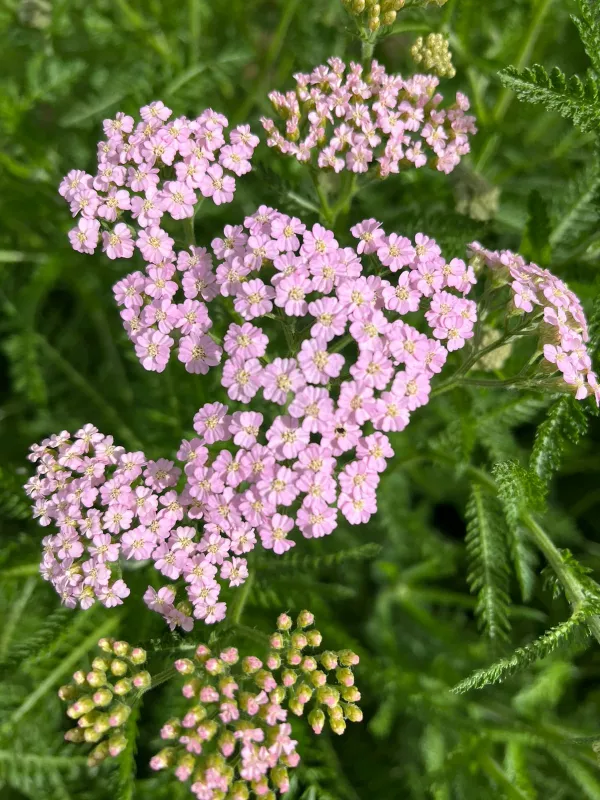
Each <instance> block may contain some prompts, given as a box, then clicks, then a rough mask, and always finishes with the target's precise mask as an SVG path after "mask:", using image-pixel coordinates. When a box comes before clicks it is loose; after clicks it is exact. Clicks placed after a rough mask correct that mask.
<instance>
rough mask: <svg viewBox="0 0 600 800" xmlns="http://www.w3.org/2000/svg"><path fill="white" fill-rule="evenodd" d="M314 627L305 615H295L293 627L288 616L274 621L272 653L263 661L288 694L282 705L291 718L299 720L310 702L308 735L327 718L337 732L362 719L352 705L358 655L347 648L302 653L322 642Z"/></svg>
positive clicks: (318, 730)
mask: <svg viewBox="0 0 600 800" xmlns="http://www.w3.org/2000/svg"><path fill="white" fill-rule="evenodd" d="M313 623H314V616H313V615H312V614H311V613H310V612H309V611H302V612H301V613H300V614H299V615H298V618H297V620H296V626H295V627H294V626H293V622H292V619H291V617H289V616H288V615H287V614H282V615H281V616H280V617H279V618H278V620H277V628H278V630H277V632H276V633H274V634H273V635H272V636H271V640H270V643H271V648H272V649H271V652H270V653H269V654H268V656H267V661H266V663H267V666H268V667H269V669H271V670H273V672H274V673H276V676H277V677H278V679H279V680H280V681H281V684H282V687H281V688H282V689H283V691H284V692H286V691H287V697H286V702H285V705H287V708H288V709H289V710H290V711H291V712H292V714H296V715H297V716H302V715H303V714H304V712H305V710H306V706H307V704H308V703H309V702H311V701H312V708H311V710H310V711H309V713H308V722H309V724H310V726H311V727H312V729H313V731H314V732H315V733H317V734H318V733H321V731H322V730H323V727H324V725H325V721H326V720H327V718H328V720H329V726H330V727H331V730H332V731H333V732H334V733H337V734H342V733H344V731H345V730H346V721H350V722H360V721H361V720H362V711H361V710H360V708H359V707H358V706H357V705H356V703H358V701H359V700H360V692H359V691H358V689H357V688H356V686H355V685H354V675H353V673H352V667H353V666H355V665H356V664H358V662H359V657H358V656H357V655H356V653H353V652H352V651H351V650H340V651H338V652H334V651H332V650H324V651H321V652H317V653H315V654H308V653H306V652H305V651H306V650H307V649H309V650H310V649H313V650H314V649H316V648H318V647H320V645H321V642H322V639H323V637H322V636H321V634H320V632H319V631H318V630H316V629H315V628H312V625H313ZM332 678H333V681H331V679H332ZM330 681H331V682H330ZM280 702H283V700H281V701H280Z"/></svg>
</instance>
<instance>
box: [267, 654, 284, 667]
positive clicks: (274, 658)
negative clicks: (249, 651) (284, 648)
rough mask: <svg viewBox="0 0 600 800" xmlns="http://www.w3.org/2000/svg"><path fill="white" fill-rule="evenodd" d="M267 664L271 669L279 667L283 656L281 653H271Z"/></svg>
mask: <svg viewBox="0 0 600 800" xmlns="http://www.w3.org/2000/svg"><path fill="white" fill-rule="evenodd" d="M266 664H267V667H268V668H269V669H279V667H280V666H281V656H280V655H279V653H269V655H268V656H267V661H266Z"/></svg>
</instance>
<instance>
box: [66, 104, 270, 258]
mask: <svg viewBox="0 0 600 800" xmlns="http://www.w3.org/2000/svg"><path fill="white" fill-rule="evenodd" d="M140 116H141V120H139V121H137V122H136V121H135V120H134V119H133V117H131V116H129V115H127V114H124V113H122V112H119V113H118V114H117V115H116V117H115V119H106V120H104V132H105V134H106V139H104V140H103V141H101V142H99V143H98V168H97V171H96V173H95V174H94V175H89V174H87V173H86V172H83V171H82V170H77V169H74V170H71V171H70V172H69V173H68V175H66V177H65V178H64V179H63V180H62V182H61V184H60V187H59V192H60V194H61V195H62V196H63V197H64V198H65V200H66V201H67V203H69V206H70V208H71V213H72V214H73V216H74V217H79V221H78V223H77V226H76V227H75V228H73V229H72V230H71V231H70V232H69V239H70V242H71V246H72V247H73V249H74V250H77V251H79V252H81V253H88V254H91V253H93V252H94V251H95V250H96V248H97V246H98V244H99V243H100V242H101V244H102V250H103V252H105V253H106V255H107V256H108V257H109V258H111V259H115V258H131V257H132V255H133V253H134V250H135V249H136V248H137V249H138V250H139V251H140V253H141V254H142V257H143V259H144V260H145V261H146V262H148V263H149V264H150V265H153V264H156V265H160V264H162V263H163V262H165V261H166V262H168V261H170V259H171V256H172V253H173V244H174V240H173V239H172V237H171V236H169V234H168V232H167V231H166V230H165V229H164V227H163V221H165V220H168V219H169V218H171V219H173V220H182V219H186V218H191V217H193V216H194V211H195V207H196V204H197V203H198V201H199V200H201V199H202V198H210V199H211V200H212V202H213V203H214V204H215V205H220V204H221V203H230V202H231V200H232V199H233V196H234V193H235V188H236V183H235V177H234V175H235V176H237V177H240V176H242V175H244V174H245V173H247V172H249V171H250V170H251V164H250V162H251V159H252V155H253V152H254V149H255V148H256V146H257V145H258V141H259V140H258V137H256V136H254V135H253V134H252V132H251V131H250V128H249V127H248V126H247V125H238V126H237V127H236V128H234V129H233V130H232V131H231V133H230V134H229V141H227V140H226V138H225V136H226V132H225V128H226V127H227V125H228V122H227V118H226V117H224V116H223V115H222V114H219V113H217V112H216V111H213V110H212V109H206V110H205V111H203V112H202V113H201V114H200V116H198V117H197V118H196V119H193V120H190V119H187V118H186V117H176V118H175V119H171V116H172V111H171V109H169V108H167V107H166V106H165V105H164V103H162V102H161V101H157V102H154V103H150V104H149V105H147V106H144V107H143V108H142V109H140Z"/></svg>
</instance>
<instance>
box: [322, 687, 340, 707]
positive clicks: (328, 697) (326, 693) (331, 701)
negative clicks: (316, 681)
mask: <svg viewBox="0 0 600 800" xmlns="http://www.w3.org/2000/svg"><path fill="white" fill-rule="evenodd" d="M317 701H318V702H319V703H321V704H322V705H324V706H328V707H329V708H334V707H335V706H337V704H338V703H339V701H340V693H339V692H338V690H337V689H336V688H334V687H333V686H321V687H320V688H319V689H317Z"/></svg>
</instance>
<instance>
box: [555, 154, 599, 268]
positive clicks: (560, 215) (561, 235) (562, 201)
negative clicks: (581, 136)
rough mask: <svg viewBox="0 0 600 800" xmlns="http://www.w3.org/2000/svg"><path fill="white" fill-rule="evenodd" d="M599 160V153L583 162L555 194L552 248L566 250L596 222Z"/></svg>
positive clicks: (595, 225)
mask: <svg viewBox="0 0 600 800" xmlns="http://www.w3.org/2000/svg"><path fill="white" fill-rule="evenodd" d="M599 203H600V160H599V158H598V156H597V155H596V157H595V158H594V159H593V160H591V161H586V163H585V165H584V166H583V167H582V168H581V169H580V170H579V172H577V173H576V174H575V176H574V177H573V178H572V179H571V180H570V181H569V182H568V183H567V184H566V186H565V191H564V192H560V193H558V194H557V196H556V202H555V205H554V207H553V209H552V217H553V227H552V232H551V233H550V244H551V245H552V248H553V249H554V250H562V251H565V252H568V249H569V248H570V247H572V246H573V245H574V244H576V243H577V242H578V241H579V240H581V239H582V237H583V236H585V235H587V234H588V233H591V232H592V231H593V230H595V228H596V227H597V225H598V216H599V214H600V211H599V208H598V205H599Z"/></svg>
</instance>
